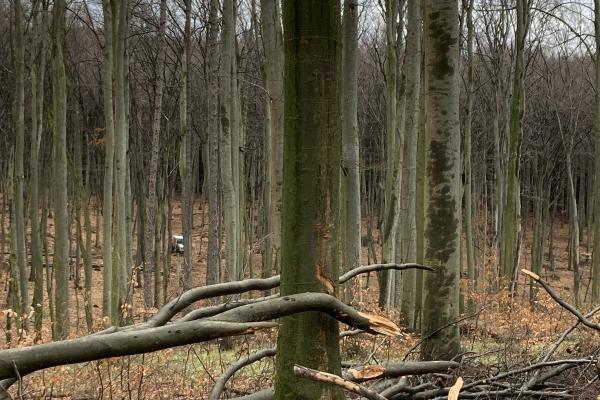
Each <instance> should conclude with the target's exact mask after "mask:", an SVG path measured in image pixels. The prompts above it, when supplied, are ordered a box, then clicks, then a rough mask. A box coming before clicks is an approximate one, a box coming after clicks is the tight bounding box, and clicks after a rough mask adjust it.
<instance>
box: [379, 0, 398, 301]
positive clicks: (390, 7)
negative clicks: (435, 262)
mask: <svg viewBox="0 0 600 400" xmlns="http://www.w3.org/2000/svg"><path fill="white" fill-rule="evenodd" d="M385 6H386V15H385V21H386V22H385V31H386V48H387V50H386V52H387V57H386V64H385V75H386V136H385V149H386V150H385V165H386V166H385V197H384V217H383V226H382V228H383V235H382V239H383V262H393V261H394V255H395V251H394V244H395V233H396V223H397V220H398V216H397V215H396V214H397V211H398V193H397V191H398V182H397V177H398V174H399V171H398V167H399V163H398V155H397V152H398V147H397V143H396V123H397V108H396V84H397V78H396V77H397V68H398V67H397V64H398V60H397V54H396V45H397V43H396V32H397V31H396V23H397V18H398V8H399V6H398V0H386V2H385ZM378 277H379V278H380V279H379V306H380V307H388V306H389V299H390V297H391V290H390V283H391V282H392V279H393V277H392V276H391V274H390V272H389V271H384V272H380V273H378Z"/></svg>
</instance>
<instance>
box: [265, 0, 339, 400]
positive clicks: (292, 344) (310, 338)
mask: <svg viewBox="0 0 600 400" xmlns="http://www.w3.org/2000/svg"><path fill="white" fill-rule="evenodd" d="M283 6H284V8H283V20H284V38H285V40H284V44H285V113H286V116H290V115H293V116H295V117H294V118H289V117H288V118H286V120H285V141H284V146H285V149H284V154H285V157H284V163H285V167H284V170H285V178H284V190H283V196H284V197H283V232H282V249H281V251H282V262H281V266H282V270H281V282H282V285H281V290H282V291H281V294H282V295H283V296H285V295H288V294H292V293H298V292H305V291H313V292H328V293H332V294H334V293H336V291H337V290H336V287H335V286H336V284H335V282H336V279H337V276H338V274H339V260H338V257H339V243H338V240H336V238H338V234H339V233H340V232H339V229H340V228H339V224H338V222H339V218H340V215H339V205H340V201H339V185H340V162H341V154H340V153H341V129H340V126H339V124H340V122H341V121H340V119H339V116H340V114H339V113H340V104H339V101H340V100H339V99H340V97H339V91H338V90H339V89H338V76H337V75H338V73H339V72H338V71H339V69H338V65H337V63H338V60H339V58H338V57H339V53H338V52H339V51H340V49H341V47H340V43H339V39H340V32H339V26H340V2H339V1H337V0H327V1H323V0H294V1H286V2H284V3H283ZM338 325H339V324H338V323H337V322H336V321H335V320H333V319H332V318H330V317H329V316H323V315H321V314H317V313H312V312H311V313H303V314H298V315H296V316H292V317H285V318H283V319H282V320H281V327H280V330H279V336H278V341H277V342H278V346H277V347H278V349H279V352H278V355H277V358H276V360H277V361H276V376H275V399H277V400H282V399H294V400H296V399H305V400H308V399H315V400H316V399H343V398H344V396H343V393H342V392H341V391H340V390H339V389H336V388H332V387H331V386H326V385H323V384H319V383H316V382H311V381H306V380H303V381H298V379H297V378H296V377H295V376H294V374H293V372H292V366H293V364H295V363H297V364H301V365H305V366H308V367H309V368H315V369H318V370H321V371H328V372H331V373H337V374H340V354H339V339H338Z"/></svg>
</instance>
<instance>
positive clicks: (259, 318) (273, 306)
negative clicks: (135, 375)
mask: <svg viewBox="0 0 600 400" xmlns="http://www.w3.org/2000/svg"><path fill="white" fill-rule="evenodd" d="M306 311H321V312H324V313H327V314H329V315H331V316H332V317H333V318H336V319H337V320H339V321H341V322H344V323H346V324H348V325H351V326H354V327H356V328H359V329H362V330H365V331H367V332H372V333H379V334H384V335H388V336H394V335H398V334H399V333H400V329H399V328H398V327H397V326H396V325H395V324H394V323H392V322H391V321H388V320H386V319H384V318H381V317H378V316H374V315H369V314H364V313H361V312H359V311H356V310H355V309H353V308H352V307H350V306H348V305H346V304H344V303H342V302H341V301H339V300H338V299H336V298H335V297H333V296H330V295H327V294H324V293H300V294H296V295H291V296H285V297H281V298H274V299H270V300H265V301H262V302H260V303H256V304H252V303H251V304H246V305H243V306H240V307H238V308H235V309H232V310H229V311H226V312H223V313H221V314H219V315H216V316H213V317H211V318H208V319H202V320H197V321H183V322H176V323H173V324H169V325H166V326H162V327H156V328H145V329H136V330H126V331H121V332H115V333H107V334H103V335H90V336H86V337H83V338H79V339H71V340H65V341H61V342H54V343H46V344H42V345H37V346H31V347H24V348H18V349H10V350H3V351H0V380H3V379H7V378H14V377H15V376H16V371H18V373H19V374H20V375H21V376H25V375H27V374H29V373H32V372H34V371H37V370H40V369H44V368H49V367H53V366H58V365H65V364H74V363H79V362H86V361H94V360H99V359H102V358H108V357H117V356H126V355H132V354H140V353H147V352H151V351H156V350H162V349H166V348H169V347H175V346H181V345H185V344H191V343H199V342H203V341H207V340H211V339H216V338H219V337H225V336H232V335H242V334H246V333H253V332H254V331H256V330H259V329H265V328H271V327H274V326H277V324H276V323H274V322H264V321H267V320H270V319H276V318H281V317H284V316H287V315H292V314H296V313H300V312H306Z"/></svg>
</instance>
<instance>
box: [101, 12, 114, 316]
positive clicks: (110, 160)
mask: <svg viewBox="0 0 600 400" xmlns="http://www.w3.org/2000/svg"><path fill="white" fill-rule="evenodd" d="M102 13H103V16H104V61H103V77H102V79H103V80H102V95H103V102H104V123H105V134H106V142H105V146H104V153H105V156H104V188H103V195H102V197H103V199H102V214H103V218H102V234H103V235H102V247H103V253H102V258H103V266H104V268H103V273H102V278H103V285H104V286H103V290H102V314H103V315H104V316H107V317H108V316H111V315H112V309H113V307H112V297H113V296H112V280H113V262H112V261H113V259H112V248H113V244H112V243H113V240H112V237H113V182H114V156H115V119H114V112H113V63H114V48H113V18H114V17H113V15H112V10H111V6H110V0H103V1H102Z"/></svg>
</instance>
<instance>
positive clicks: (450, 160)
mask: <svg viewBox="0 0 600 400" xmlns="http://www.w3.org/2000/svg"><path fill="white" fill-rule="evenodd" d="M457 3H458V2H457V1H456V0H426V2H425V13H424V23H423V26H424V53H425V60H424V67H425V103H426V109H427V121H426V130H427V136H428V138H427V139H428V141H427V148H426V155H427V167H426V170H427V176H426V179H427V186H426V194H425V198H426V202H425V204H426V210H425V260H424V261H425V264H427V265H431V266H433V267H436V272H433V273H430V274H426V275H425V278H424V287H425V288H426V289H425V290H426V292H425V294H424V303H423V304H424V305H423V334H424V335H425V336H426V338H427V339H426V340H425V342H424V343H423V347H422V350H421V354H422V357H423V359H426V360H439V359H446V360H449V359H451V358H453V357H454V356H456V355H457V354H458V353H459V351H460V339H459V332H458V326H457V325H456V324H451V323H452V322H454V321H456V319H457V318H458V315H459V309H458V307H459V279H460V259H459V254H460V242H461V241H460V120H459V70H458V66H459V65H458V49H459V43H458V36H459V32H458V4H457ZM449 324H451V325H449ZM439 329H442V330H441V331H439V332H437V331H438V330H439ZM433 332H437V334H436V335H433V336H430V335H431V334H432V333H433Z"/></svg>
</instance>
